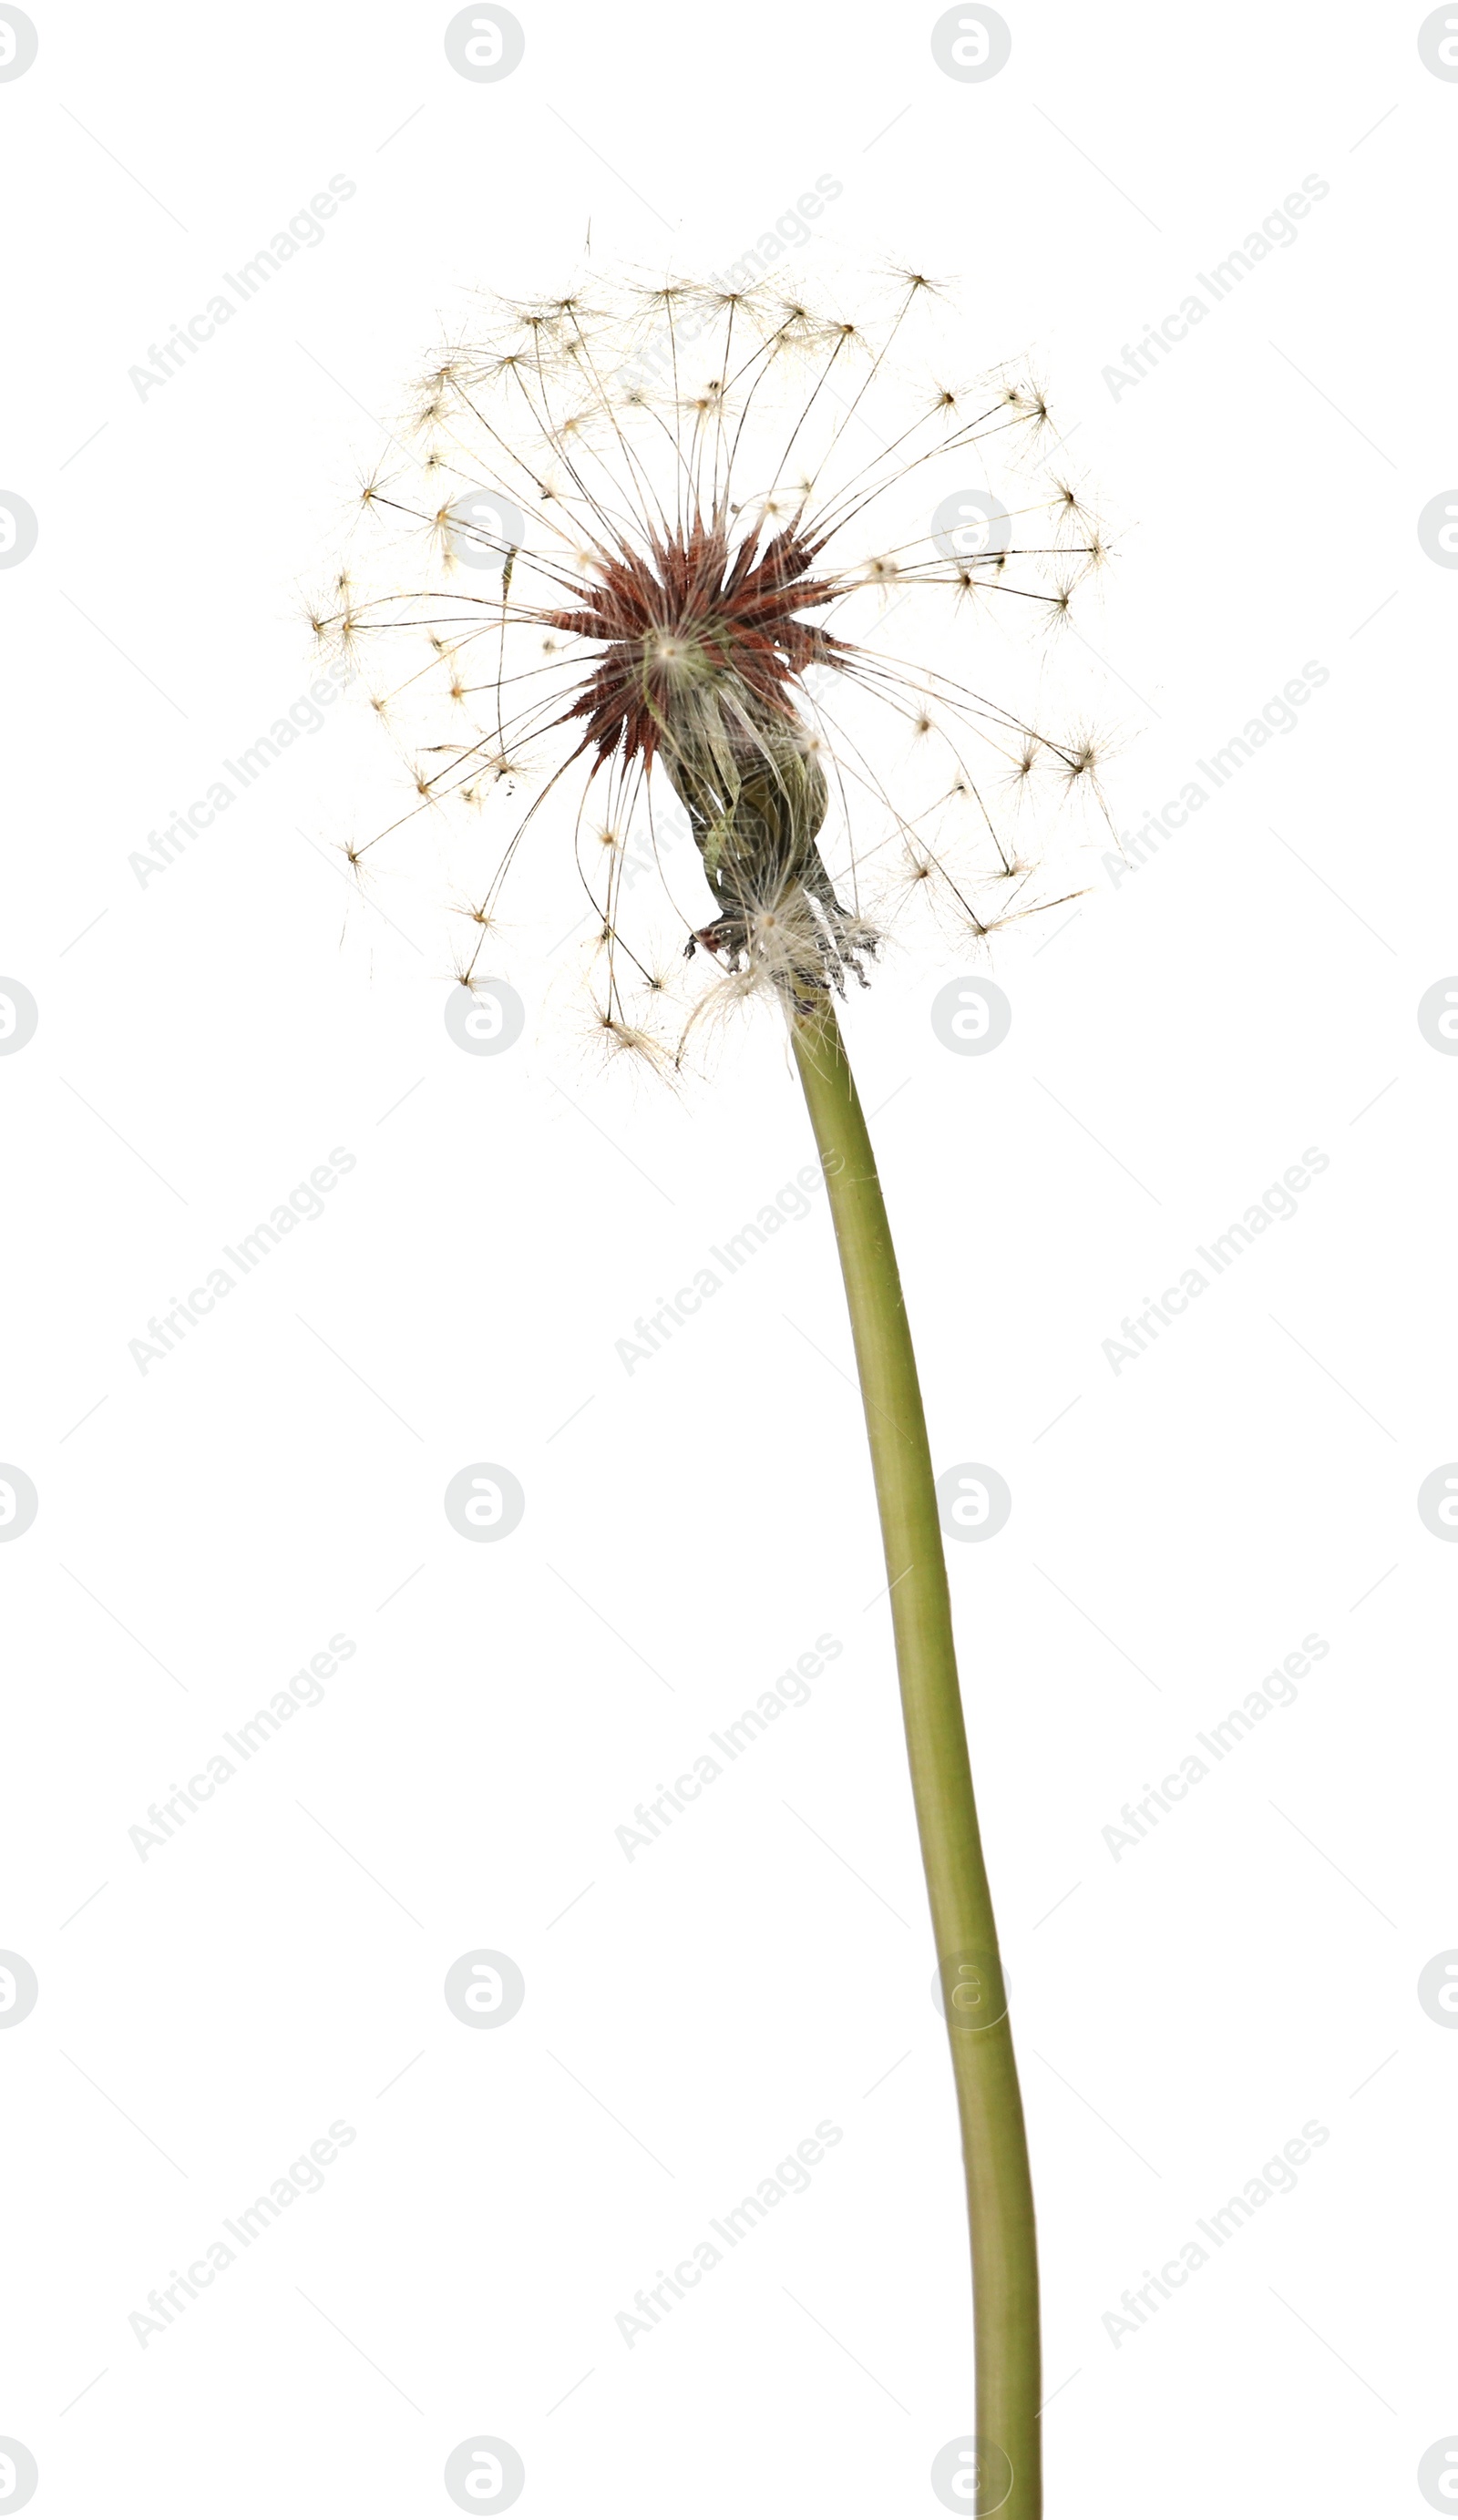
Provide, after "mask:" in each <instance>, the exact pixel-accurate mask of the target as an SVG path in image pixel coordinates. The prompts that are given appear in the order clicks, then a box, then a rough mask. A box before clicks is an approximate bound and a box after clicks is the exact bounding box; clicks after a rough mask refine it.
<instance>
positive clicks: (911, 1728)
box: [792, 999, 1043, 2520]
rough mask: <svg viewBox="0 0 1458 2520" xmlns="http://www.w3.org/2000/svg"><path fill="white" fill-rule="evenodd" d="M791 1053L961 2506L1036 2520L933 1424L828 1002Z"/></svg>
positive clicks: (1031, 2300) (1024, 2256) (993, 1968)
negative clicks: (940, 2202)
mask: <svg viewBox="0 0 1458 2520" xmlns="http://www.w3.org/2000/svg"><path fill="white" fill-rule="evenodd" d="M792 1038H793V1042H794V1047H795V1057H796V1063H797V1066H798V1069H799V1074H800V1082H801V1084H802V1085H803V1087H804V1091H805V1101H806V1102H807V1103H808V1105H809V1110H810V1119H811V1123H812V1125H813V1127H814V1131H815V1138H816V1142H817V1145H818V1147H819V1149H820V1160H821V1163H822V1165H823V1166H824V1169H825V1177H826V1187H827V1190H828V1192H829V1194H830V1203H831V1213H832V1216H833V1217H834V1219H835V1227H836V1238H837V1241H838V1243H839V1245H840V1252H841V1267H842V1270H843V1274H844V1279H845V1298H846V1302H847V1305H848V1307H849V1311H850V1327H851V1330H852V1332H853V1334H854V1339H855V1355H856V1364H857V1366H858V1368H859V1372H860V1382H861V1395H862V1398H863V1400H864V1402H865V1410H866V1428H867V1432H868V1435H869V1437H870V1445H871V1463H872V1468H873V1470H874V1472H875V1478H876V1498H877V1504H878V1506H879V1508H880V1511H881V1530H882V1538H883V1540H884V1543H885V1547H886V1571H887V1578H888V1583H889V1585H890V1607H891V1620H892V1625H893V1628H894V1632H895V1643H896V1665H897V1669H898V1672H899V1674H900V1682H901V1706H902V1712H903V1715H904V1718H905V1724H906V1747H907V1752H908V1755H909V1758H910V1761H911V1785H912V1793H913V1795H914V1797H915V1802H916V1818H917V1827H918V1830H919V1831H920V1835H921V1844H922V1863H923V1866H924V1868H925V1870H926V1875H927V1894H928V1898H929V1900H930V1903H931V1909H932V1925H933V1931H934V1936H935V1942H936V1958H937V1965H938V1967H939V1969H940V1972H941V1983H942V1988H943V1991H944V1994H945V1997H946V2017H947V2029H948V2034H949V2038H950V2044H951V2050H952V2071H953V2074H954V2076H955V2079H956V2086H957V2106H958V2112H959V2115H960V2117H961V2122H962V2152H963V2158H964V2161H965V2163H966V2167H967V2208H968V2220H969V2223H970V2225H971V2230H972V2271H973V2289H974V2296H975V2303H976V2331H977V2347H976V2351H977V2432H978V2439H979V2443H980V2445H981V2453H980V2462H979V2469H980V2482H979V2491H978V2494H977V2497H976V2498H975V2499H973V2500H970V2501H969V2503H968V2505H967V2507H968V2509H969V2511H972V2512H976V2513H984V2512H991V2511H993V2510H996V2511H999V2512H1000V2513H1001V2514H1002V2515H1003V2520H1038V2515H1039V2514H1040V2513H1041V2511H1042V2507H1043V2505H1042V2478H1041V2462H1040V2436H1039V2425H1038V2403H1039V2358H1038V2268H1037V2240H1036V2235H1035V2231H1034V2228H1033V2208H1032V2186H1031V2183H1030V2180H1029V2177H1028V2168H1027V2139H1026V2136H1025V2131H1024V2125H1023V2100H1022V2095H1021V2093H1020V2092H1019V2089H1018V2069H1017V2065H1016V2062H1015V2061H1014V2056H1013V2039H1012V2030H1011V2027H1010V2025H1009V2021H1008V2017H1007V2005H1006V1999H1005V1996H1004V1993H1003V1980H1002V1966H1001V1962H1000V1960H999V1958H998V1951H997V1928H996V1925H995V1923H994V1921H993V1915H992V1900H991V1896H990V1893H989V1891H988V1888H987V1875H986V1869H985V1867H984V1865H983V1862H982V1845H981V1838H980V1833H979V1829H978V1817H977V1804H976V1802H975V1801H974V1798H973V1790H972V1768H971V1764H970V1762H969V1759H968V1755H967V1733H966V1728H965V1726H964V1724H963V1720H962V1698H961V1692H960V1689H959V1688H958V1685H957V1660H956V1649H955V1646H954V1644H953V1641H952V1613H951V1601H950V1598H949V1595H948V1592H947V1579H946V1564H945V1560H944V1558H943V1555H942V1546H941V1527H940V1522H939V1518H938V1514H937V1505H936V1489H935V1482H934V1477H933V1472H932V1456H931V1451H930V1448H929V1446H928V1442H927V1421H926V1416H925V1412H924V1411H923V1408H922V1395H921V1386H920V1384H919V1382H918V1380H917V1373H916V1357H915V1354H914V1352H913V1349H912V1344H911V1330H910V1328H909V1325H908V1323H907V1319H906V1306H905V1301H904V1298H903V1296H902V1293H901V1280H900V1275H899V1272H898V1271H897V1268H896V1255H895V1252H894V1250H893V1248H892V1245H891V1237H890V1227H889V1224H888V1220H887V1213H886V1201H885V1200H884V1198H883V1197H882V1194H881V1184H880V1182H879V1180H878V1179H877V1174H876V1158H875V1155H874V1153H873V1152H872V1148H871V1140H870V1137H869V1134H868V1132H867V1129H866V1121H865V1114H864V1112H863V1111H862V1109H861V1105H860V1097H859V1095H858V1094H857V1093H856V1090H855V1079H854V1077H853V1076H852V1075H851V1072H850V1063H849V1060H848V1059H847V1057H846V1056H845V1049H844V1044H843V1041H842V1038H841V1029H840V1025H839V1023H838V1022H837V1020H836V1013H835V1009H834V1006H833V1005H832V1004H831V1003H830V1001H829V999H825V1000H823V1001H822V1002H821V1003H820V1004H819V1005H818V1006H817V1008H816V1010H815V1011H814V1012H812V1013H808V1014H804V1015H801V1016H798V1017H797V1018H796V1019H795V1021H794V1023H793V1026H792ZM1009 2468H1011V2480H1010V2478H1009ZM964 2490H965V2489H964Z"/></svg>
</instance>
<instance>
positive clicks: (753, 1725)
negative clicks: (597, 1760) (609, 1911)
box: [615, 1634, 845, 1864]
mask: <svg viewBox="0 0 1458 2520" xmlns="http://www.w3.org/2000/svg"><path fill="white" fill-rule="evenodd" d="M844 1650H845V1648H844V1645H843V1643H842V1642H841V1639H840V1638H839V1637H836V1636H831V1635H829V1634H827V1635H825V1636H822V1637H817V1638H816V1640H815V1650H814V1652H813V1653H808V1652H806V1653H802V1654H801V1655H800V1656H799V1658H798V1660H797V1662H796V1664H795V1665H794V1667H793V1668H792V1669H791V1670H789V1671H782V1672H781V1674H780V1677H779V1679H778V1680H777V1681H776V1682H775V1684H774V1687H773V1688H766V1689H763V1690H761V1692H760V1695H759V1697H758V1699H757V1700H756V1703H755V1704H754V1705H753V1706H747V1707H746V1708H745V1709H744V1712H743V1713H742V1714H741V1715H737V1716H736V1717H735V1720H734V1722H733V1723H732V1724H726V1725H725V1727H724V1730H723V1732H722V1733H710V1734H709V1736H708V1737H709V1739H710V1741H711V1742H712V1743H713V1746H714V1749H715V1750H717V1751H718V1752H719V1753H720V1758H719V1759H716V1758H715V1757H714V1755H713V1752H712V1751H710V1750H701V1751H700V1752H699V1754H698V1756H697V1757H696V1758H695V1760H694V1764H693V1767H692V1769H686V1770H685V1771H684V1774H683V1775H682V1776H681V1777H675V1778H674V1779H673V1783H672V1786H671V1788H670V1787H669V1786H667V1785H665V1784H664V1783H662V1781H661V1780H660V1784H659V1799H658V1800H657V1802H652V1803H639V1805H638V1806H637V1809H636V1810H635V1811H634V1813H633V1819H632V1821H624V1822H623V1823H622V1825H621V1826H620V1827H619V1828H618V1829H617V1830H616V1831H615V1835H616V1838H617V1843H618V1845H619V1846H620V1848H621V1849H622V1852H623V1854H624V1856H625V1857H626V1859H627V1861H628V1863H629V1864H631V1863H632V1861H633V1859H634V1857H635V1856H636V1855H637V1853H638V1851H639V1849H640V1848H641V1847H646V1846H652V1845H653V1844H654V1842H655V1840H656V1839H657V1838H658V1837H660V1836H661V1834H662V1831H663V1830H664V1829H665V1828H671V1827H672V1825H673V1815H674V1813H675V1812H682V1811H686V1810H687V1808H688V1806H689V1804H690V1803H696V1802H697V1801H698V1799H699V1797H700V1795H701V1794H702V1793H703V1791H704V1788H705V1786H706V1785H712V1784H716V1783H717V1781H718V1779H719V1778H720V1777H721V1776H722V1775H723V1773H724V1769H725V1767H730V1766H732V1765H733V1763H734V1761H735V1760H736V1759H740V1758H743V1756H744V1754H745V1752H746V1750H750V1749H752V1747H753V1745H754V1743H755V1742H756V1741H757V1740H758V1738H759V1736H760V1734H761V1733H765V1732H767V1731H768V1729H769V1726H770V1725H771V1724H773V1723H775V1722H777V1720H778V1719H779V1717H780V1716H782V1715H783V1714H784V1712H785V1710H786V1708H787V1707H788V1706H808V1705H809V1702H810V1697H811V1693H812V1692H811V1689H810V1686H809V1684H810V1682H811V1681H812V1680H818V1679H819V1678H820V1675H821V1673H822V1672H823V1671H824V1669H825V1666H826V1664H827V1663H828V1662H838V1661H839V1660H840V1657H841V1655H842V1654H843V1652H844ZM721 1761H722V1764H721ZM665 1806H666V1808H665ZM634 1822H636V1823H637V1825H636V1827H635V1826H634V1825H633V1823H634Z"/></svg>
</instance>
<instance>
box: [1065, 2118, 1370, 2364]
mask: <svg viewBox="0 0 1458 2520" xmlns="http://www.w3.org/2000/svg"><path fill="white" fill-rule="evenodd" d="M1330 2141H1331V2129H1330V2127H1324V2126H1323V2125H1322V2123H1321V2120H1320V2119H1319V2118H1307V2120H1306V2123H1305V2125H1304V2126H1303V2127H1302V2129H1301V2131H1300V2134H1299V2135H1294V2136H1293V2137H1292V2138H1291V2140H1290V2142H1289V2143H1284V2144H1283V2145H1282V2146H1281V2149H1280V2151H1279V2152H1278V2153H1275V2154H1273V2156H1272V2158H1271V2159H1270V2160H1269V2161H1263V2162H1262V2163H1261V2165H1260V2171H1259V2175H1258V2176H1257V2177H1256V2178H1253V2179H1248V2180H1247V2182H1246V2183H1245V2186H1244V2187H1243V2188H1242V2189H1241V2192H1240V2194H1239V2195H1238V2196H1232V2197H1230V2198H1228V2199H1227V2201H1226V2203H1225V2204H1223V2205H1222V2206H1220V2207H1219V2209H1218V2211H1216V2212H1215V2213H1212V2214H1211V2215H1210V2217H1209V2219H1208V2221H1205V2220H1204V2219H1202V2218H1201V2217H1200V2216H1197V2217H1196V2222H1195V2228H1196V2230H1197V2231H1203V2232H1204V2234H1205V2237H1206V2239H1207V2240H1208V2242H1209V2244H1210V2245H1209V2248H1205V2247H1204V2246H1203V2245H1202V2243H1201V2242H1200V2241H1199V2240H1194V2239H1190V2240H1182V2241H1181V2242H1180V2245H1179V2254H1178V2256H1177V2257H1173V2258H1170V2259H1168V2260H1167V2261H1166V2262H1165V2264H1164V2265H1163V2266H1162V2267H1161V2269H1160V2271H1159V2273H1158V2274H1156V2273H1155V2271H1154V2269H1153V2268H1152V2267H1146V2268H1145V2270H1144V2273H1145V2277H1146V2280H1145V2282H1144V2283H1143V2284H1141V2285H1140V2286H1139V2287H1138V2289H1137V2290H1136V2289H1134V2288H1133V2287H1131V2288H1130V2289H1129V2291H1127V2292H1125V2293H1124V2294H1123V2295H1122V2296H1121V2298H1120V2301H1119V2306H1118V2309H1117V2310H1106V2311H1105V2313H1104V2333H1105V2335H1106V2336H1107V2337H1108V2339H1109V2342H1110V2344H1111V2345H1112V2346H1113V2348H1114V2350H1115V2352H1116V2353H1117V2352H1118V2350H1119V2347H1120V2346H1121V2345H1122V2343H1123V2341H1124V2338H1125V2337H1126V2336H1137V2335H1138V2333H1139V2330H1140V2328H1141V2327H1143V2326H1145V2325H1146V2324H1147V2322H1148V2321H1149V2320H1150V2319H1151V2318H1153V2317H1154V2314H1155V2312H1156V2311H1157V2310H1159V2309H1160V2307H1161V2305H1162V2303H1163V2302H1166V2301H1172V2300H1173V2298H1174V2295H1175V2293H1176V2292H1178V2291H1179V2290H1180V2288H1181V2287H1182V2286H1183V2285H1185V2284H1187V2283H1188V2282H1189V2280H1190V2277H1191V2275H1193V2274H1198V2273H1199V2272H1200V2270H1201V2268H1202V2267H1207V2266H1208V2265H1209V2262H1210V2257H1211V2254H1212V2252H1213V2251H1214V2250H1216V2249H1223V2248H1224V2246H1225V2244H1226V2242H1227V2241H1228V2240H1233V2239H1234V2237H1235V2235H1236V2233H1237V2231H1240V2230H1243V2229H1244V2228H1245V2226H1246V2225H1247V2224H1248V2223H1250V2222H1252V2221H1253V2219H1254V2217H1255V2215H1256V2214H1257V2213H1258V2212H1259V2210H1260V2208H1261V2206H1262V2205H1268V2204H1269V2203H1270V2201H1271V2198H1272V2197H1273V2196H1289V2195H1290V2193H1291V2191H1292V2189H1293V2188H1294V2187H1295V2185H1296V2183H1297V2172H1298V2171H1299V2170H1301V2169H1303V2168H1304V2167H1305V2165H1306V2163H1307V2162H1308V2161H1309V2160H1310V2158H1311V2155H1312V2153H1313V2152H1319V2151H1320V2149H1321V2147H1322V2145H1323V2144H1324V2143H1330Z"/></svg>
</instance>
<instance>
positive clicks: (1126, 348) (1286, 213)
mask: <svg viewBox="0 0 1458 2520" xmlns="http://www.w3.org/2000/svg"><path fill="white" fill-rule="evenodd" d="M1331 189H1332V188H1331V186H1330V184H1329V183H1328V182H1327V180H1326V177H1325V176H1324V175H1304V176H1303V177H1302V178H1301V187H1300V190H1299V192H1297V193H1288V194H1287V196H1286V199H1285V201H1284V202H1283V203H1282V204H1281V207H1280V208H1279V209H1278V210H1271V211H1268V212H1267V214H1266V216H1265V218H1264V219H1262V221H1261V223H1260V225H1259V227H1258V228H1253V230H1252V232H1251V234H1250V235H1249V236H1248V237H1247V239H1246V241H1245V243H1244V245H1240V246H1236V247H1235V248H1232V250H1231V251H1230V252H1229V253H1228V254H1227V255H1226V257H1225V259H1224V261H1223V262H1217V263H1216V264H1215V265H1214V267H1213V269H1212V270H1210V271H1197V272H1196V274H1195V278H1196V281H1197V283H1198V285H1199V288H1200V290H1201V291H1203V293H1204V294H1203V295H1197V294H1196V293H1195V292H1194V291H1193V290H1192V292H1191V293H1190V295H1189V296H1188V297H1184V298H1181V300H1180V303H1179V305H1178V306H1177V307H1176V308H1175V309H1174V310H1173V312H1172V313H1171V314H1168V315H1166V316H1164V318H1163V319H1162V322H1161V323H1159V324H1152V325H1151V326H1150V328H1149V331H1148V332H1147V333H1146V334H1145V336H1144V338H1143V340H1141V341H1138V342H1134V343H1132V344H1131V343H1130V342H1128V341H1125V343H1124V345H1123V349H1122V351H1121V352H1120V356H1121V358H1122V359H1123V362H1124V364H1123V366H1122V367H1121V368H1120V367H1114V366H1112V365H1111V366H1109V367H1106V368H1105V369H1104V370H1103V371H1102V374H1103V379H1104V382H1105V384H1106V385H1107V386H1108V388H1109V391H1110V393H1111V394H1112V395H1113V397H1114V400H1115V401H1116V402H1117V401H1118V399H1119V396H1120V395H1121V394H1125V393H1127V392H1128V391H1129V389H1130V387H1131V386H1132V385H1137V384H1142V383H1143V382H1144V380H1145V378H1146V377H1149V376H1153V374H1154V371H1155V368H1156V366H1157V364H1158V363H1159V361H1160V360H1161V359H1162V358H1166V359H1167V357H1168V356H1169V353H1170V351H1171V350H1172V349H1174V348H1176V347H1177V346H1178V344H1179V343H1180V342H1181V341H1184V340H1188V338H1189V337H1190V334H1191V332H1192V331H1193V330H1194V328H1195V326H1196V325H1197V324H1203V323H1204V322H1205V319H1206V317H1207V315H1209V314H1212V313H1213V312H1214V309H1215V308H1216V307H1217V306H1219V305H1222V304H1223V303H1224V301H1225V299H1226V298H1227V297H1228V296H1229V295H1230V294H1231V292H1232V291H1233V290H1235V289H1238V288H1239V287H1240V284H1241V282H1242V281H1243V280H1244V279H1245V278H1246V277H1247V275H1248V274H1249V273H1250V272H1252V271H1253V270H1254V268H1255V265H1256V264H1257V263H1258V262H1264V261H1265V259H1266V257H1267V255H1269V254H1272V253H1275V252H1276V251H1277V250H1278V249H1280V248H1285V247H1287V246H1293V245H1295V244H1297V242H1298V240H1299V236H1300V230H1299V227H1298V226H1297V221H1298V219H1304V218H1306V217H1308V216H1309V214H1310V212H1311V211H1312V210H1313V209H1314V207H1315V205H1316V203H1318V202H1324V201H1325V200H1326V198H1327V195H1328V194H1329V193H1330V191H1331ZM1207 300H1208V303H1207V302H1206V301H1207Z"/></svg>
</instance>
